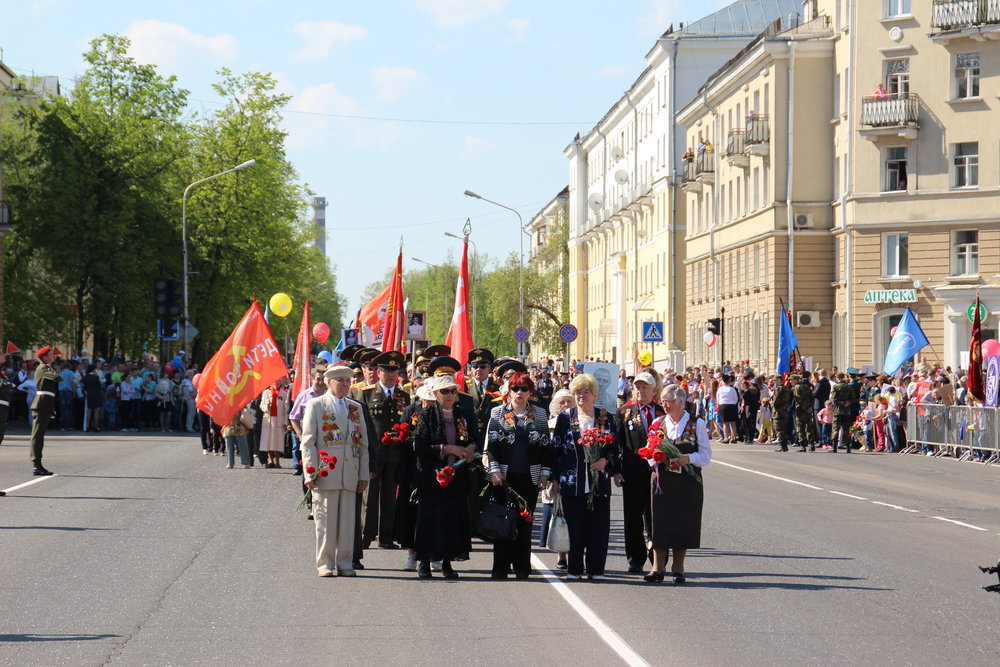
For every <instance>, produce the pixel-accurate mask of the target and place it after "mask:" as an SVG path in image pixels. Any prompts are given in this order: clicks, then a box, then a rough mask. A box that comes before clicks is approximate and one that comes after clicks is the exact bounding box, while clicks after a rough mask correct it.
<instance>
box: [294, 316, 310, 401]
mask: <svg viewBox="0 0 1000 667" xmlns="http://www.w3.org/2000/svg"><path fill="white" fill-rule="evenodd" d="M309 320H310V315H309V301H306V305H305V306H304V307H303V308H302V324H300V325H299V337H298V339H297V340H296V341H295V361H294V362H293V363H292V368H294V369H295V382H294V383H292V401H293V402H294V401H295V397H296V396H298V395H299V393H300V392H301V391H303V390H305V389H308V388H309V386H310V385H311V384H312V377H311V375H312V373H311V372H310V366H309V364H310V362H311V361H312V323H311V322H310V321H309Z"/></svg>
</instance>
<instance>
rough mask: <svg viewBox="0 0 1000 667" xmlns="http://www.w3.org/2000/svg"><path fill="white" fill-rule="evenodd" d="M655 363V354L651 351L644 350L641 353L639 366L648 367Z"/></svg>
mask: <svg viewBox="0 0 1000 667" xmlns="http://www.w3.org/2000/svg"><path fill="white" fill-rule="evenodd" d="M651 363H653V353H652V352H650V351H649V350H643V351H642V352H640V353H639V365H640V366H648V365H650V364H651Z"/></svg>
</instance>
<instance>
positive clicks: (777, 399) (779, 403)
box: [774, 385, 792, 419]
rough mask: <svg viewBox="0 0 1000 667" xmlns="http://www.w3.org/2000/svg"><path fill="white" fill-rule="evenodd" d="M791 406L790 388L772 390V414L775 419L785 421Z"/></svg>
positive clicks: (782, 386)
mask: <svg viewBox="0 0 1000 667" xmlns="http://www.w3.org/2000/svg"><path fill="white" fill-rule="evenodd" d="M791 406H792V388H791V387H788V386H786V385H781V386H780V387H778V388H777V389H775V390H774V414H775V417H778V418H780V419H785V418H786V417H787V416H788V409H789V408H790V407H791Z"/></svg>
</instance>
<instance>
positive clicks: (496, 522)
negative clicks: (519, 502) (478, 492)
mask: <svg viewBox="0 0 1000 667" xmlns="http://www.w3.org/2000/svg"><path fill="white" fill-rule="evenodd" d="M488 489H493V490H492V491H491V492H490V493H489V494H488V495H486V502H484V503H483V507H482V509H481V510H480V511H479V520H478V521H477V522H476V534H477V535H479V537H480V538H482V539H483V540H485V541H487V542H503V541H511V540H516V539H517V520H518V518H519V516H520V513H519V512H518V511H517V507H516V506H515V505H514V503H513V502H512V501H511V499H510V494H509V493H507V489H505V488H504V487H494V486H492V485H491V486H490V487H488V488H487V489H483V493H484V494H486V491H487V490H488Z"/></svg>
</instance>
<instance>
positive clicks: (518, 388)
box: [510, 385, 531, 392]
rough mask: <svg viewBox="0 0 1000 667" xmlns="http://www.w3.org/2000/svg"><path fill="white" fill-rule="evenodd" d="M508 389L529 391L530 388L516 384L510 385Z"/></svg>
mask: <svg viewBox="0 0 1000 667" xmlns="http://www.w3.org/2000/svg"><path fill="white" fill-rule="evenodd" d="M510 390H511V391H516V392H521V391H531V390H530V389H528V388H527V387H525V386H523V385H518V386H516V387H511V388H510Z"/></svg>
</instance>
